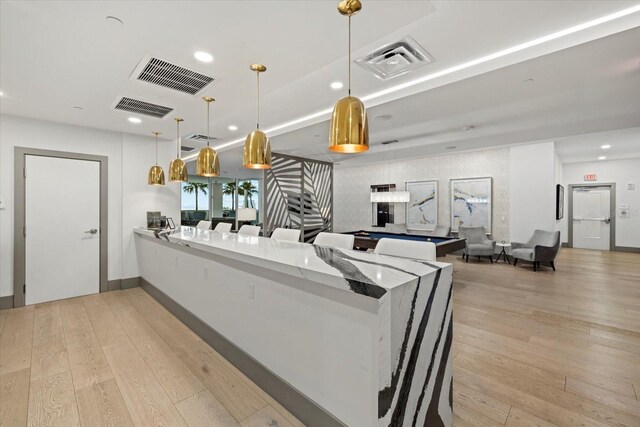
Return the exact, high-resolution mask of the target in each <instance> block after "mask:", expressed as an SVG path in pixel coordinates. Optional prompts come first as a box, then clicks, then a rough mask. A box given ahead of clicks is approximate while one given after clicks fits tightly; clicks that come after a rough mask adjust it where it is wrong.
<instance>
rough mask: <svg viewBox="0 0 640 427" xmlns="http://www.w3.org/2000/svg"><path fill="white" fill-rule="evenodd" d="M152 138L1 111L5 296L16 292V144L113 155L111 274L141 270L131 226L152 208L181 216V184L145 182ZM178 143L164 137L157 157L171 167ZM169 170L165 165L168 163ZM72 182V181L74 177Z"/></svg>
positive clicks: (0, 260) (1, 281)
mask: <svg viewBox="0 0 640 427" xmlns="http://www.w3.org/2000/svg"><path fill="white" fill-rule="evenodd" d="M153 142H154V140H153V138H145V137H139V136H134V135H130V134H125V133H118V132H108V131H102V130H98V129H91V128H84V127H78V126H70V125H65V124H60V123H53V122H46V121H41V120H34V119H28V118H23V117H16V116H10V115H0V199H3V200H4V208H3V209H0V296H7V295H12V294H13V213H14V206H13V190H14V170H13V169H14V147H30V148H39V149H47V150H56V151H69V152H75V153H82V154H94V155H101V156H107V157H108V158H109V168H108V173H109V182H108V186H109V190H108V203H109V210H108V212H109V219H108V227H109V233H108V239H109V240H108V242H109V265H108V280H116V279H122V278H129V277H135V276H138V275H139V273H138V271H137V264H136V260H135V251H134V250H133V248H132V245H133V232H132V228H133V227H134V226H135V225H144V224H145V221H146V211H147V210H161V211H162V212H163V213H166V214H167V215H169V216H173V217H174V218H179V213H180V198H179V194H178V192H179V188H178V186H177V185H171V184H170V183H167V185H166V186H164V187H152V186H149V185H147V184H146V180H147V172H148V169H149V167H150V166H151V165H152V164H153V159H154V157H153V156H154V151H153V149H154V145H153ZM173 150H174V147H173V145H172V144H170V143H167V142H161V143H160V145H159V147H158V158H159V163H160V164H161V165H163V166H164V165H166V166H165V167H168V164H169V161H170V159H171V157H172V155H173V153H174V151H173ZM165 172H166V169H165ZM69 185H70V187H72V185H73V183H69Z"/></svg>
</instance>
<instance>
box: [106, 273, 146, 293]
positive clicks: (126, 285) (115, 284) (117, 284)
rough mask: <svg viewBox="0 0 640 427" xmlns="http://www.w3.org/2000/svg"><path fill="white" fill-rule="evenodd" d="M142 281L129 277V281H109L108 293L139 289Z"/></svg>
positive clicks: (138, 278) (139, 278)
mask: <svg viewBox="0 0 640 427" xmlns="http://www.w3.org/2000/svg"><path fill="white" fill-rule="evenodd" d="M141 279H142V278H141V277H140V276H138V277H129V278H128V279H116V280H109V281H108V282H107V291H119V290H120V289H131V288H137V287H139V286H140V280H141Z"/></svg>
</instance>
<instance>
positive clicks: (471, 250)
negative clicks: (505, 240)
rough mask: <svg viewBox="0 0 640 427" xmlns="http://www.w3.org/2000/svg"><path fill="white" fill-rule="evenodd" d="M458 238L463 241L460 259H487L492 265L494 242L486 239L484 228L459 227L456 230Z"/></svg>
mask: <svg viewBox="0 0 640 427" xmlns="http://www.w3.org/2000/svg"><path fill="white" fill-rule="evenodd" d="M458 237H460V238H461V239H465V242H464V244H465V247H464V253H463V254H462V258H463V259H464V257H465V256H466V257H467V261H466V262H469V256H475V257H478V259H480V257H488V258H489V260H490V261H491V263H492V264H493V255H495V250H496V242H495V240H490V239H488V238H487V234H486V231H485V229H484V227H460V228H459V229H458Z"/></svg>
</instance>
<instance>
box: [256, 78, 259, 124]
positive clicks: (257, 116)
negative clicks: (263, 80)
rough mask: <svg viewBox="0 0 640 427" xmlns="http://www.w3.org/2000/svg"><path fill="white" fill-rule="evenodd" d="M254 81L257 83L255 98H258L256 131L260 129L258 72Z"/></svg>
mask: <svg viewBox="0 0 640 427" xmlns="http://www.w3.org/2000/svg"><path fill="white" fill-rule="evenodd" d="M256 81H257V83H258V85H257V87H258V90H257V98H258V102H257V110H258V111H257V114H256V116H257V121H256V129H260V71H256Z"/></svg>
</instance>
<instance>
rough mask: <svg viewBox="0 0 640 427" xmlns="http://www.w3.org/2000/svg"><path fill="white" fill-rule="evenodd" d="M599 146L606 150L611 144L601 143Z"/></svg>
mask: <svg viewBox="0 0 640 427" xmlns="http://www.w3.org/2000/svg"><path fill="white" fill-rule="evenodd" d="M600 148H602V149H603V150H608V149H609V148H611V145H609V144H605V145H601V146H600Z"/></svg>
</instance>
